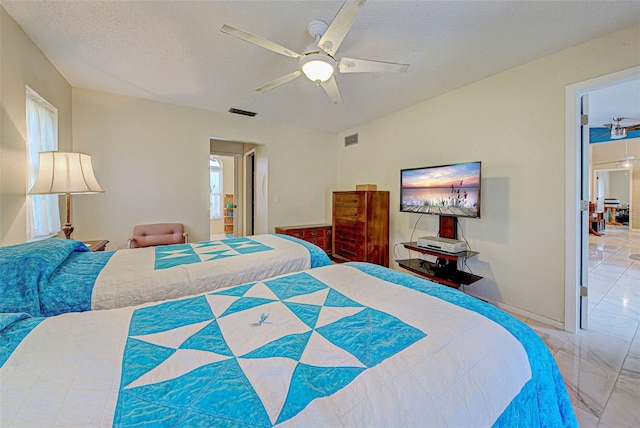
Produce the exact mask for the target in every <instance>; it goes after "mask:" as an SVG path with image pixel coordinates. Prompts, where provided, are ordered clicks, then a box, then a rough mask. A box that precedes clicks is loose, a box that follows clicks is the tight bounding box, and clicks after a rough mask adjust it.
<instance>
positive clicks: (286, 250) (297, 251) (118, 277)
mask: <svg viewBox="0 0 640 428" xmlns="http://www.w3.org/2000/svg"><path fill="white" fill-rule="evenodd" d="M330 263H331V261H330V259H329V257H328V256H327V254H326V253H325V252H324V251H323V250H322V249H320V248H319V247H317V246H316V245H313V244H311V243H309V242H306V241H303V240H300V239H297V238H294V237H291V236H286V235H269V234H266V235H254V236H249V237H242V238H228V239H221V240H215V241H207V242H196V243H187V244H176V245H163V246H157V247H147V248H137V249H124V250H116V251H105V252H95V253H94V252H91V251H90V250H89V249H88V248H87V247H86V246H85V245H84V244H83V243H82V242H80V241H73V240H66V239H57V238H51V239H46V240H43V241H38V242H31V243H26V244H20V245H14V246H9V247H0V278H2V282H0V296H2V299H0V312H3V313H5V312H25V313H28V314H30V315H34V316H52V315H58V314H61V313H65V312H78V311H87V310H93V309H112V308H119V307H124V306H132V305H137V304H141V303H146V302H155V301H160V300H167V299H172V298H177V297H183V296H188V295H193V294H198V293H202V292H205V291H212V290H214V289H216V288H219V287H226V286H230V285H237V284H242V283H244V282H249V281H256V280H260V279H263V278H268V277H272V276H276V275H280V274H284V273H288V272H296V271H301V270H304V269H309V268H313V267H319V266H324V265H328V264H330Z"/></svg>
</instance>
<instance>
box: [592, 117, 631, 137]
mask: <svg viewBox="0 0 640 428" xmlns="http://www.w3.org/2000/svg"><path fill="white" fill-rule="evenodd" d="M623 120H625V118H624V117H614V118H613V121H614V122H615V123H605V124H604V125H602V126H606V127H607V128H609V132H605V133H604V134H601V135H599V137H604V136H605V135H610V137H609V138H611V139H612V140H619V139H620V138H624V137H626V136H627V131H635V130H636V129H640V123H636V124H635V125H629V126H622V125H621V124H620V122H622V121H623Z"/></svg>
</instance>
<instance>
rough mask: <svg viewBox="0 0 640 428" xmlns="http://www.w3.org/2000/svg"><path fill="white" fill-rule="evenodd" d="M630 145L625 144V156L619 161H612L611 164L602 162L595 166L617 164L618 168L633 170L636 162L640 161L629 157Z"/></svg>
mask: <svg viewBox="0 0 640 428" xmlns="http://www.w3.org/2000/svg"><path fill="white" fill-rule="evenodd" d="M628 148H629V143H628V142H627V141H625V142H624V156H623V157H621V158H620V159H618V160H614V161H610V162H600V163H596V164H594V165H606V164H610V163H615V164H616V168H631V167H632V166H633V165H634V164H633V163H634V162H640V159H636V158H635V157H634V156H629V152H628Z"/></svg>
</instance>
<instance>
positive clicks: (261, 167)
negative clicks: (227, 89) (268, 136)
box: [209, 138, 268, 237]
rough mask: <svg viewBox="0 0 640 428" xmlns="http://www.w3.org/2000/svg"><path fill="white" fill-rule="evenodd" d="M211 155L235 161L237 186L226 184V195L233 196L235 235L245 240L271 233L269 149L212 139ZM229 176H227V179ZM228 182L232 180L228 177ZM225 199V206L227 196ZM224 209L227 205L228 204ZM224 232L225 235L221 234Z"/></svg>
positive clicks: (230, 168)
mask: <svg viewBox="0 0 640 428" xmlns="http://www.w3.org/2000/svg"><path fill="white" fill-rule="evenodd" d="M209 153H210V156H211V155H214V156H218V157H220V158H222V159H224V158H225V157H228V158H230V159H233V162H232V164H231V165H232V166H231V167H227V166H226V165H225V168H226V170H227V172H228V171H229V170H231V171H233V172H232V178H231V180H232V181H233V187H232V189H229V188H228V187H227V186H226V185H224V184H223V186H224V190H225V193H226V194H233V198H232V201H233V202H232V207H231V210H232V211H233V236H236V237H241V236H248V235H254V234H260V233H268V232H267V229H268V228H267V224H268V221H267V220H268V219H267V205H268V204H267V202H268V201H267V194H268V159H267V146H266V145H263V144H253V143H244V142H240V141H229V140H223V139H215V138H211V139H210V140H209ZM226 175H227V174H226V173H225V177H226ZM225 180H226V181H227V183H228V182H229V179H228V178H225ZM225 193H222V194H221V195H220V196H221V205H222V200H223V197H224V194H225ZM224 206H227V204H226V203H225V204H224ZM220 233H224V232H220Z"/></svg>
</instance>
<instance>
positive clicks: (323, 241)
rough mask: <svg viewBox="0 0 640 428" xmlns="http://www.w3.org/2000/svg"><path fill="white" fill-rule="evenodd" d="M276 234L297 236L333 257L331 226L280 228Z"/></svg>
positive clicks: (310, 225)
mask: <svg viewBox="0 0 640 428" xmlns="http://www.w3.org/2000/svg"><path fill="white" fill-rule="evenodd" d="M276 233H281V234H283V235H289V236H295V237H296V238H299V239H302V240H305V241H307V242H311V243H312V244H315V245H317V246H318V247H320V248H322V249H323V250H324V252H325V253H327V255H329V256H330V255H331V225H330V224H306V225H303V226H279V227H276Z"/></svg>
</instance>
